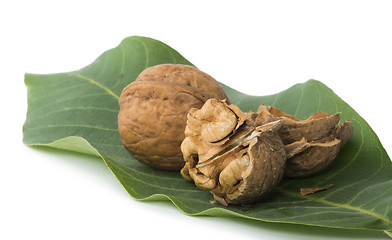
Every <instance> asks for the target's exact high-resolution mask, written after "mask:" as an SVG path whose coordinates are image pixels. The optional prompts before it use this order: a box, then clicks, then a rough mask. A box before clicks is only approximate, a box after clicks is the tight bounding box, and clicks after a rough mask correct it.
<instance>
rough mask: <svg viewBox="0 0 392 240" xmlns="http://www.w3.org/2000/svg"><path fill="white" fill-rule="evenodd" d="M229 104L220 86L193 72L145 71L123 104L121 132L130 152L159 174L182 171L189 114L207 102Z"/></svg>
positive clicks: (165, 67) (172, 68) (179, 68)
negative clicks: (182, 149)
mask: <svg viewBox="0 0 392 240" xmlns="http://www.w3.org/2000/svg"><path fill="white" fill-rule="evenodd" d="M210 98H216V99H221V100H224V99H225V100H226V101H227V102H228V101H229V100H228V97H227V95H226V93H225V92H224V90H223V88H222V87H221V85H220V84H219V83H218V82H217V81H216V80H215V79H214V78H212V77H211V76H210V75H208V74H206V73H204V72H202V71H200V70H198V69H197V68H195V67H192V66H187V65H180V64H162V65H156V66H153V67H149V68H147V69H145V70H144V71H143V72H142V73H140V75H139V76H138V77H137V79H136V81H134V82H133V83H131V84H129V85H128V86H127V87H125V88H124V90H123V91H122V93H121V96H120V99H119V105H120V112H119V114H118V128H119V132H120V135H121V140H122V143H123V145H124V146H125V148H126V149H127V151H128V152H129V153H130V154H131V155H132V156H133V157H135V158H136V159H137V160H139V161H140V162H142V163H144V164H146V165H149V166H151V167H153V168H156V169H161V170H172V171H179V170H180V169H181V168H182V166H183V165H184V164H185V162H184V160H183V157H182V153H181V148H180V145H181V142H182V140H183V139H184V137H185V136H184V130H185V126H186V120H187V114H188V112H189V110H190V109H192V108H201V107H202V106H203V104H204V102H206V101H207V100H208V99H210Z"/></svg>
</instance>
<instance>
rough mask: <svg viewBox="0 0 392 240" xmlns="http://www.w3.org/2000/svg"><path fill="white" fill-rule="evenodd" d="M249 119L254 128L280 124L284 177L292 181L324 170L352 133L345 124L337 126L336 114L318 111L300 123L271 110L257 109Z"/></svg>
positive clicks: (269, 107) (276, 110)
mask: <svg viewBox="0 0 392 240" xmlns="http://www.w3.org/2000/svg"><path fill="white" fill-rule="evenodd" d="M252 118H253V119H255V122H257V123H258V124H265V123H266V122H270V121H276V120H279V119H280V120H282V121H283V127H282V129H281V130H280V132H279V136H280V137H281V138H282V141H283V143H284V144H285V150H286V155H287V161H286V166H285V172H284V175H285V177H292V178H299V177H307V176H310V175H313V174H315V173H318V172H320V171H322V170H324V169H325V168H326V167H327V166H328V165H330V164H331V163H332V161H333V160H334V159H335V158H336V156H337V154H338V153H339V151H340V148H341V147H342V146H344V145H345V144H346V143H347V142H348V140H349V139H350V137H351V135H352V134H353V131H354V128H353V126H352V123H351V122H350V121H349V120H347V121H345V122H343V123H342V124H340V125H337V124H338V123H339V121H340V113H336V114H334V115H329V114H327V113H326V112H324V111H319V112H315V113H313V114H312V115H311V116H310V117H309V118H308V119H306V120H302V121H301V120H299V119H296V118H295V117H293V116H291V115H289V114H287V113H284V112H282V111H280V110H279V109H277V108H275V107H271V106H265V105H260V106H259V109H258V111H257V114H252Z"/></svg>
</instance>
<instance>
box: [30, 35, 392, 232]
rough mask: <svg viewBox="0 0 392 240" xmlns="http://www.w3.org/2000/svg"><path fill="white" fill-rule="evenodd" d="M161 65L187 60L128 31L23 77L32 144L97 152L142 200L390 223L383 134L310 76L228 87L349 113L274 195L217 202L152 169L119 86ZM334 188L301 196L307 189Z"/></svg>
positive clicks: (391, 199)
mask: <svg viewBox="0 0 392 240" xmlns="http://www.w3.org/2000/svg"><path fill="white" fill-rule="evenodd" d="M162 63H180V64H189V65H191V63H190V62H188V61H187V60H186V59H185V58H184V57H182V56H181V55H180V54H179V53H178V52H176V51H175V50H173V49H172V48H170V47H169V46H167V45H165V44H163V43H161V42H159V41H156V40H153V39H149V38H144V37H130V38H126V39H125V40H123V42H122V43H121V44H120V45H119V46H117V47H116V48H113V49H111V50H109V51H107V52H105V53H104V54H103V55H101V56H100V57H99V58H98V59H97V60H96V61H94V62H93V63H92V64H91V65H89V66H87V67H85V68H83V69H80V70H78V71H74V72H68V73H59V74H50V75H33V74H26V77H25V82H26V86H27V90H28V106H29V108H28V112H27V118H26V122H25V125H24V129H23V130H24V142H25V143H26V144H27V145H30V146H34V145H45V146H51V147H55V148H61V149H67V150H72V151H78V152H82V153H88V154H92V155H98V156H100V157H101V158H102V159H104V161H105V162H106V164H107V165H108V167H109V168H110V169H111V171H112V172H113V173H114V174H115V176H116V177H117V178H118V180H119V181H120V183H121V184H122V185H123V186H124V188H125V189H126V190H127V191H128V192H129V194H130V195H131V196H132V197H134V198H136V199H140V200H147V199H160V200H162V199H170V201H172V202H173V203H174V204H175V205H176V206H177V207H178V208H179V209H181V210H182V211H183V212H185V213H187V214H192V215H211V216H239V217H244V218H250V219H254V220H261V221H269V222H283V223H296V224H306V225H317V226H325V227H336V228H351V229H370V230H379V231H385V232H388V231H389V232H390V231H391V230H392V164H391V161H390V159H389V157H388V155H387V153H386V151H385V150H384V148H383V147H382V145H381V143H380V141H379V139H378V138H377V136H376V134H375V133H374V132H373V131H372V129H371V128H370V126H369V125H368V124H367V123H366V121H365V120H364V119H362V118H361V117H360V116H359V115H358V114H357V113H356V112H355V111H354V110H353V109H352V108H351V107H350V106H349V105H348V104H346V103H345V102H344V101H343V100H342V99H340V98H339V97H338V96H337V95H336V94H334V92H333V91H332V90H331V89H329V88H328V87H327V86H325V85H324V84H322V83H321V82H319V81H315V80H310V81H307V82H305V83H303V84H297V85H294V86H292V87H291V88H289V89H287V90H285V91H283V92H280V93H278V94H275V95H270V96H262V97H257V96H249V95H246V94H243V93H240V92H238V91H236V90H234V89H231V88H229V87H227V86H224V88H225V90H226V91H227V93H228V95H229V98H230V100H231V102H232V103H234V104H236V105H237V106H239V107H240V108H241V109H242V110H243V111H249V110H253V111H255V110H256V109H257V107H258V105H260V104H268V105H273V106H276V107H278V108H280V109H282V110H283V111H285V112H288V113H291V114H293V115H294V116H295V117H297V118H301V119H305V118H307V117H308V116H310V115H311V114H312V113H313V112H315V111H319V110H324V111H326V112H328V113H330V114H333V113H336V112H342V115H341V119H342V120H346V119H350V120H351V121H352V122H353V125H354V128H355V132H354V135H353V136H352V138H351V139H350V141H349V142H348V143H347V145H346V146H345V147H344V148H343V149H342V150H341V152H340V153H339V155H338V157H337V158H336V160H335V161H334V162H333V163H332V165H331V166H329V167H328V168H327V169H326V170H325V171H323V172H321V173H320V174H317V175H315V176H312V177H308V178H304V179H299V180H293V179H284V180H283V181H282V182H281V183H280V184H279V185H278V187H276V189H275V191H274V192H272V193H271V194H270V196H269V197H268V198H266V199H264V200H262V201H260V202H258V203H255V204H252V205H249V206H229V207H222V206H220V205H216V204H212V203H210V201H209V200H210V199H211V195H210V193H208V192H203V191H201V190H199V189H197V188H196V187H195V186H194V184H192V183H189V182H187V181H185V180H184V179H182V177H181V176H180V174H178V173H174V172H164V171H157V170H153V169H151V168H149V167H147V166H145V165H142V164H140V163H139V162H138V161H136V160H135V159H134V158H133V157H132V156H130V155H129V154H128V153H127V152H126V150H125V149H124V147H123V146H122V144H121V140H120V136H119V133H118V131H117V114H118V110H119V107H118V98H119V95H120V93H121V91H122V89H123V88H124V87H125V86H126V85H128V84H129V83H131V82H132V81H134V80H135V79H136V77H137V76H138V74H139V73H140V72H141V71H142V70H144V69H145V68H147V67H149V66H152V65H156V64H162ZM327 184H334V185H335V187H333V188H331V189H329V190H327V191H322V192H318V193H316V194H312V195H307V196H304V197H302V196H301V195H300V191H299V189H300V188H302V187H312V186H323V185H327Z"/></svg>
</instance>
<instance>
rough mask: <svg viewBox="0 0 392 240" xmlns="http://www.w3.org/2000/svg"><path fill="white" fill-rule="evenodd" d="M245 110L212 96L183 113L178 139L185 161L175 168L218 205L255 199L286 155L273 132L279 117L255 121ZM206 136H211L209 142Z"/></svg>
mask: <svg viewBox="0 0 392 240" xmlns="http://www.w3.org/2000/svg"><path fill="white" fill-rule="evenodd" d="M247 116H248V115H247V114H244V113H242V112H241V110H239V109H238V108H237V107H235V106H233V105H227V104H226V103H225V102H220V101H217V100H216V99H209V100H208V101H207V102H206V103H205V104H204V106H203V107H202V108H201V109H199V110H196V109H194V110H191V111H190V112H189V114H188V125H187V127H186V130H185V136H186V138H185V139H184V141H183V142H182V145H181V150H182V152H183V155H184V159H185V161H186V164H185V166H184V168H183V169H182V170H181V174H182V176H183V177H184V178H185V179H187V180H190V181H194V183H195V184H196V186H197V187H199V188H200V189H203V190H207V191H210V192H211V193H212V194H213V195H214V199H215V200H216V201H217V202H219V203H221V204H222V205H227V204H248V203H251V202H253V201H256V200H258V199H260V198H262V197H263V196H265V195H266V194H267V193H268V192H270V191H271V190H272V189H273V187H275V186H276V185H277V184H278V183H279V181H280V179H281V178H282V176H283V172H284V166H285V160H286V158H285V150H284V148H283V143H282V141H281V139H280V137H279V135H278V131H279V130H280V128H281V127H282V121H281V120H279V121H276V122H270V123H267V124H264V125H262V126H257V125H256V124H254V122H252V121H251V120H249V119H247ZM211 124H213V125H215V124H216V125H218V126H223V128H224V129H223V131H222V129H218V128H213V127H210V125H211ZM205 129H209V130H210V131H209V134H204V132H205ZM222 133H223V134H222ZM210 135H216V136H217V137H216V138H215V137H211V136H210ZM211 138H213V139H214V140H216V141H213V142H211Z"/></svg>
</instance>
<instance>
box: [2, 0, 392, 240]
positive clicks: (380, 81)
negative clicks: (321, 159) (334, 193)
mask: <svg viewBox="0 0 392 240" xmlns="http://www.w3.org/2000/svg"><path fill="white" fill-rule="evenodd" d="M0 31H1V37H0V61H1V62H0V69H1V71H0V73H1V75H0V78H1V89H2V91H1V94H0V98H1V99H0V103H1V108H0V109H1V117H0V121H1V124H0V126H1V135H0V141H1V142H0V149H1V153H2V154H1V165H0V172H1V173H0V221H1V223H0V239H132V238H136V237H139V238H142V237H143V238H147V239H153V238H160V239H169V238H170V239H198V240H200V239H210V238H224V239H301V240H303V239H373V238H378V237H385V235H383V234H373V233H371V232H370V233H369V232H363V231H354V230H339V229H327V228H318V227H306V226H295V225H289V224H273V223H263V222H255V221H250V220H243V219H237V218H214V217H191V216H187V215H185V214H184V213H182V212H181V211H179V210H178V209H176V208H175V207H174V206H173V205H172V204H170V203H167V202H139V201H136V200H134V199H133V198H131V197H130V196H129V195H128V194H127V193H126V191H125V190H124V189H123V188H122V186H121V185H120V184H119V183H118V182H117V180H116V178H115V177H114V176H113V175H112V174H111V172H110V171H109V169H108V168H107V167H106V166H105V164H104V163H103V161H101V160H100V159H98V158H94V157H89V156H85V155H80V154H74V153H68V152H63V151H57V150H50V149H45V148H30V147H27V146H25V145H23V143H22V125H23V122H24V120H25V114H26V111H27V103H26V102H27V100H26V89H25V85H24V82H23V81H24V73H26V72H28V73H57V72H67V71H73V70H77V69H80V68H82V67H84V66H86V65H88V64H90V63H91V62H92V61H93V60H94V59H95V58H96V57H98V56H99V55H100V54H101V53H103V52H104V51H106V50H108V49H110V48H113V47H115V46H117V45H118V44H119V43H120V41H121V40H122V39H123V38H125V37H128V36H132V35H140V36H147V37H152V38H155V39H158V40H160V41H163V42H165V43H166V44H168V45H170V46H171V47H173V48H175V49H176V50H178V51H179V52H180V53H181V54H182V55H183V56H184V57H186V58H187V59H188V60H190V61H191V62H192V63H193V64H195V65H196V66H197V67H198V68H200V69H201V70H203V71H205V72H207V73H209V74H210V75H212V76H213V77H214V78H216V79H217V80H218V81H221V82H223V83H225V84H227V85H229V86H231V87H233V88H235V89H238V90H240V91H242V92H245V93H248V94H253V95H267V94H274V93H277V92H279V91H282V90H284V89H286V88H288V87H290V86H292V85H293V84H296V83H300V82H305V81H307V80H308V79H317V80H320V81H322V82H323V83H325V84H326V85H327V86H329V87H330V88H332V89H333V90H334V91H335V92H336V93H337V94H338V95H339V96H340V97H341V98H342V99H343V100H345V101H346V102H348V103H349V104H350V105H351V106H352V107H353V108H354V109H355V110H356V111H357V112H358V113H359V114H360V115H361V116H362V117H363V118H364V119H366V120H367V121H368V123H369V124H370V126H371V127H372V128H373V130H374V131H375V132H376V133H377V134H378V136H379V138H380V140H381V142H382V143H383V145H384V147H385V148H386V150H387V152H388V153H389V155H391V154H392V140H391V137H390V135H391V134H392V130H391V116H392V114H391V109H390V105H391V103H392V97H391V85H390V84H389V82H391V80H392V2H391V1H375V0H372V1H359V0H356V1H315V0H312V1H245V0H244V1H212V0H210V1H200V0H199V1H170V0H165V1H156V2H153V1H148V0H143V1H142V0H139V1H116V0H111V1H82V0H78V1H62V2H60V1H27V0H26V1H2V2H1V3H0Z"/></svg>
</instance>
